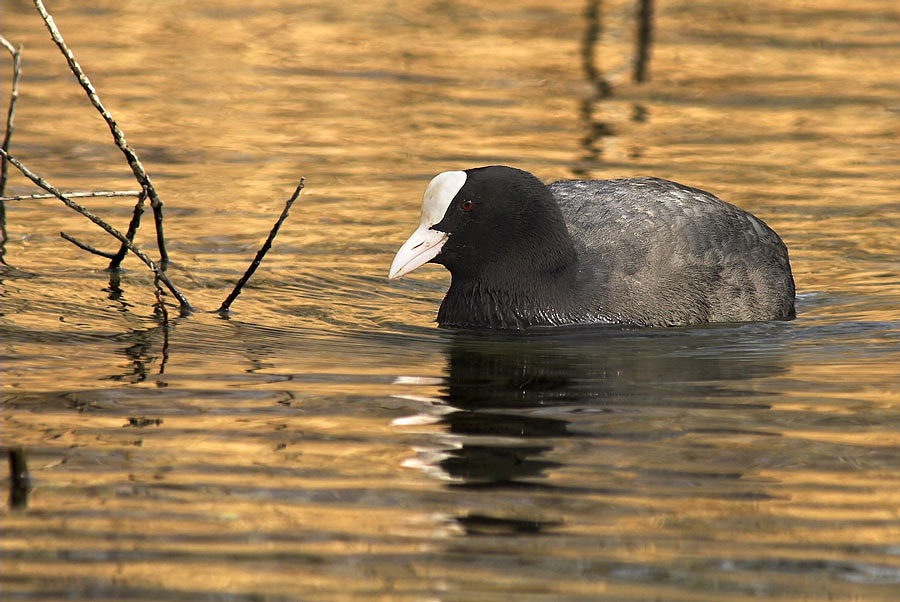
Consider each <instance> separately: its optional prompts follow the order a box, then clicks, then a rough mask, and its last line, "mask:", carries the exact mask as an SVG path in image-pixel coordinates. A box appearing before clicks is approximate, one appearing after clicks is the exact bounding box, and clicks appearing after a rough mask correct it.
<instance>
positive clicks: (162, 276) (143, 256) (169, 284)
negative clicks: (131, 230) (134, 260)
mask: <svg viewBox="0 0 900 602" xmlns="http://www.w3.org/2000/svg"><path fill="white" fill-rule="evenodd" d="M0 155H2V156H3V158H5V159H6V160H7V161H9V162H10V163H12V164H13V165H14V166H15V167H16V169H18V170H19V171H21V172H22V173H23V174H24V175H25V177H26V178H28V179H29V180H31V181H32V182H34V183H35V184H37V185H38V186H40V187H41V188H43V189H44V190H46V191H47V192H49V193H51V194H53V195H54V196H55V197H56V198H58V199H59V200H61V201H62V202H63V203H65V204H66V206H67V207H69V208H71V209H74V210H75V211H77V212H78V213H80V214H81V215H83V216H85V217H86V218H88V219H89V220H91V221H92V222H94V223H95V224H97V225H98V226H100V227H101V228H103V229H104V230H106V232H108V233H109V234H111V235H112V236H114V237H115V238H117V239H118V240H119V241H120V242H121V243H122V244H124V245H125V246H126V247H128V250H129V251H131V252H132V253H134V254H135V255H137V256H138V257H139V258H140V259H141V261H143V262H144V263H145V264H147V267H149V268H150V270H151V271H152V272H153V274H154V276H156V277H158V278H159V279H160V280H161V281H162V283H163V284H165V285H166V288H168V289H169V291H170V292H171V293H172V295H173V296H174V297H175V298H176V299H178V303H179V304H181V310H182V311H183V312H189V311H191V310H192V309H193V308H192V307H191V304H190V303H188V301H187V299H185V297H184V295H182V294H181V291H179V290H178V289H177V288H176V287H175V285H174V284H172V281H171V280H169V278H168V277H167V276H166V274H165V272H163V271H162V270H161V269H160V267H159V266H158V265H157V264H156V263H154V262H153V260H152V259H150V258H149V257H147V255H146V253H144V252H143V251H141V250H140V249H138V248H137V247H136V246H135V245H134V243H132V242H131V241H130V240H128V238H127V237H126V236H125V235H124V234H122V233H121V232H119V231H118V230H116V229H115V228H113V227H112V226H110V225H109V224H107V223H106V222H105V221H103V220H102V219H100V218H99V217H97V216H96V215H94V214H93V213H91V212H90V211H88V210H87V209H86V208H84V207H82V206H81V205H79V204H78V203H76V202H75V201H73V200H70V199H68V198H66V196H65V195H64V194H63V193H61V192H60V191H59V190H57V189H56V188H54V187H53V186H52V185H51V184H50V183H49V182H47V181H46V180H44V179H43V178H42V177H40V176H38V175H37V174H35V173H34V172H32V171H31V170H30V169H28V168H27V167H25V166H24V165H22V163H21V162H20V161H19V160H18V159H16V158H15V157H13V156H12V155H10V154H9V153H7V152H6V151H5V150H3V149H0Z"/></svg>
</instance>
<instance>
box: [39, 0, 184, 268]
mask: <svg viewBox="0 0 900 602" xmlns="http://www.w3.org/2000/svg"><path fill="white" fill-rule="evenodd" d="M34 6H35V8H37V11H38V13H40V15H41V18H43V20H44V24H45V25H46V26H47V29H48V30H49V31H50V37H51V38H53V41H54V42H55V43H56V45H57V46H58V47H59V49H60V51H61V52H62V53H63V56H65V57H66V61H67V62H68V63H69V69H71V70H72V73H74V74H75V77H76V78H77V79H78V83H79V84H81V87H82V88H84V91H85V92H86V93H87V95H88V98H89V99H90V101H91V104H92V105H94V108H95V109H97V111H98V112H99V113H100V115H101V116H102V117H103V119H104V120H105V121H106V124H107V125H108V126H109V131H110V132H111V133H112V135H113V139H114V140H115V142H116V146H118V147H119V149H120V150H121V151H122V153H123V154H124V155H125V159H126V160H127V161H128V165H129V166H130V167H131V171H132V172H133V173H134V177H135V178H136V179H137V181H138V184H140V185H141V188H142V189H144V190H145V191H146V192H147V198H149V199H150V206H151V207H153V216H154V219H155V221H156V244H157V246H158V247H159V260H160V263H161V264H162V265H163V266H165V265H166V264H167V263H168V262H169V255H168V253H166V241H165V237H164V236H163V224H162V220H163V215H162V208H163V204H162V201H161V200H160V199H159V196H158V195H157V194H156V189H155V188H154V187H153V184H152V183H151V182H150V176H149V175H147V172H146V171H145V170H144V166H143V164H142V163H141V161H140V159H138V156H137V154H136V153H135V152H134V149H132V148H131V147H130V146H128V143H127V142H126V140H125V134H123V133H122V130H121V128H119V126H118V124H117V123H116V121H115V120H114V119H113V117H112V115H111V114H110V113H109V111H107V110H106V108H105V107H104V106H103V103H102V102H101V101H100V97H99V96H97V91H96V90H95V89H94V86H93V84H91V80H90V79H88V76H87V75H86V74H85V72H84V70H83V69H82V68H81V65H79V64H78V61H77V60H75V55H74V54H73V53H72V51H71V50H70V49H69V47H68V46H67V45H66V42H65V40H63V37H62V34H60V32H59V29H57V27H56V23H55V22H54V21H53V17H52V16H51V15H50V14H49V13H48V12H47V9H46V8H44V3H43V2H42V1H41V0H34Z"/></svg>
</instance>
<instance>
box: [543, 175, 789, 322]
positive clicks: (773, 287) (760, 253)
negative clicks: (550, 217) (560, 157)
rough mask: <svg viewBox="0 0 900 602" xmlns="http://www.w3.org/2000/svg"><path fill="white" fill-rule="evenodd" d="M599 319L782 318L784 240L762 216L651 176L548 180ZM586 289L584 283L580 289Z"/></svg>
mask: <svg viewBox="0 0 900 602" xmlns="http://www.w3.org/2000/svg"><path fill="white" fill-rule="evenodd" d="M548 187H549V189H550V191H551V193H552V194H553V197H554V198H555V200H556V202H557V203H558V205H559V208H560V210H561V212H562V214H563V218H564V220H565V222H566V227H567V229H568V231H569V234H570V236H571V238H572V241H573V243H574V246H575V251H576V253H577V255H578V266H579V274H578V276H577V280H578V281H579V282H580V283H581V284H580V285H578V286H577V287H576V288H581V287H582V286H587V287H588V288H589V289H590V293H589V297H590V299H591V301H590V303H591V305H592V307H591V308H590V309H592V310H594V311H595V312H597V317H598V318H601V319H603V318H605V319H607V320H610V321H615V322H624V323H629V324H636V325H641V326H674V325H686V324H697V323H703V322H747V321H761V320H789V319H791V318H793V317H794V280H793V277H792V275H791V268H790V263H789V261H788V253H787V248H786V247H785V245H784V243H783V242H782V241H781V238H779V236H778V235H777V234H776V233H775V232H774V231H773V230H772V229H771V228H769V227H768V226H767V225H766V224H765V223H763V222H762V220H760V219H758V218H756V217H754V216H753V215H751V214H749V213H747V212H746V211H743V210H742V209H739V208H738V207H735V206H733V205H730V204H728V203H725V202H724V201H721V200H719V199H718V198H716V197H715V196H713V195H711V194H709V193H707V192H704V191H702V190H698V189H695V188H690V187H687V186H682V185H680V184H676V183H674V182H669V181H667V180H661V179H658V178H631V179H622V180H562V181H559V182H554V183H552V184H550V185H549V186H548ZM585 292H587V291H585Z"/></svg>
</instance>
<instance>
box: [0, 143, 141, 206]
mask: <svg viewBox="0 0 900 602" xmlns="http://www.w3.org/2000/svg"><path fill="white" fill-rule="evenodd" d="M7 152H9V149H7ZM63 194H64V195H66V196H67V197H68V198H70V199H87V198H94V197H119V196H139V195H140V194H141V191H140V190H94V191H91V192H64V193H63ZM44 199H56V197H55V196H54V195H52V194H19V195H16V196H0V201H42V200H44Z"/></svg>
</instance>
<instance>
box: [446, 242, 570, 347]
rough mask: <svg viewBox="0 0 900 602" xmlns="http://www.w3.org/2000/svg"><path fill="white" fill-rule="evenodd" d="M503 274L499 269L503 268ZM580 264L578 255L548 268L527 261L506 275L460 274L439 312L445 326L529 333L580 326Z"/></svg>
mask: <svg viewBox="0 0 900 602" xmlns="http://www.w3.org/2000/svg"><path fill="white" fill-rule="evenodd" d="M498 269H499V268H498ZM577 275H578V261H577V257H576V256H575V254H574V251H573V252H572V253H571V255H566V256H561V257H559V258H558V261H556V262H552V263H547V262H546V261H545V262H544V264H543V265H540V264H538V265H535V263H534V262H528V261H522V262H517V263H516V264H515V265H513V266H509V265H508V264H507V265H506V267H505V268H503V271H502V272H500V271H497V270H494V269H493V266H492V265H491V264H487V265H484V266H481V269H479V270H478V271H477V272H474V273H465V274H462V275H460V274H456V273H453V277H452V280H451V283H450V289H449V290H448V291H447V296H446V297H444V301H443V303H441V307H440V309H439V310H438V316H437V322H438V324H440V325H441V326H447V327H457V328H496V329H505V330H523V329H526V328H530V327H535V326H557V325H561V324H572V323H574V322H577V321H580V316H581V315H583V314H584V311H585V309H586V308H582V307H580V306H578V302H577V299H578V295H576V294H574V293H575V289H576V287H577V280H578V278H577Z"/></svg>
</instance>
